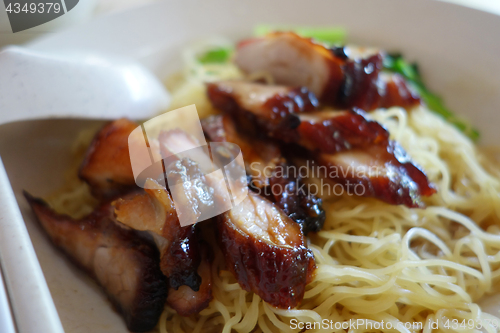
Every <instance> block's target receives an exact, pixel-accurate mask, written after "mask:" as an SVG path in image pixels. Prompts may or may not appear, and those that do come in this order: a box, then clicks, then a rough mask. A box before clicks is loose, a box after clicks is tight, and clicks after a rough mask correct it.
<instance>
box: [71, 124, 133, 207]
mask: <svg viewBox="0 0 500 333" xmlns="http://www.w3.org/2000/svg"><path fill="white" fill-rule="evenodd" d="M137 126H139V125H138V124H136V123H134V122H132V121H130V120H128V119H119V120H115V121H113V122H110V123H108V124H106V125H105V126H104V127H103V128H102V129H101V130H100V131H99V132H98V133H97V134H96V136H95V137H94V140H93V141H92V143H91V144H90V146H89V148H88V149H87V153H86V156H85V158H84V160H83V163H82V165H81V167H80V171H79V176H80V178H81V179H82V180H84V181H86V182H87V183H88V184H89V185H90V187H91V189H92V193H93V194H94V195H95V196H97V197H98V198H109V197H113V196H115V195H117V194H120V193H123V192H124V191H127V190H129V189H131V188H134V187H135V179H134V173H133V171H132V164H131V162H130V154H129V148H128V138H129V135H130V133H132V131H133V130H134V129H135V128H136V127H137Z"/></svg>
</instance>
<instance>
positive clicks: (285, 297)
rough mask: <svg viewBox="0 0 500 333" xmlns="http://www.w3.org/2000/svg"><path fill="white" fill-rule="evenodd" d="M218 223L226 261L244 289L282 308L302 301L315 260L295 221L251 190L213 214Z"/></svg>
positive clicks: (290, 306)
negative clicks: (227, 210) (228, 206)
mask: <svg viewBox="0 0 500 333" xmlns="http://www.w3.org/2000/svg"><path fill="white" fill-rule="evenodd" d="M217 227H218V232H219V243H220V246H221V248H222V252H223V253H224V256H225V259H226V265H227V267H228V268H229V270H230V271H231V272H232V273H233V274H234V275H235V276H236V278H237V279H238V282H239V284H240V286H241V287H242V288H243V289H245V290H247V291H253V292H255V293H256V294H257V295H259V296H260V297H261V298H262V299H263V300H264V301H266V302H268V303H270V304H271V305H273V306H276V307H279V308H282V309H290V308H293V307H295V306H297V305H298V304H299V303H300V302H301V301H302V298H303V297H304V292H305V286H306V285H307V284H308V283H309V282H310V281H311V280H312V274H313V272H314V268H315V263H314V256H313V254H312V252H311V250H309V249H308V248H307V247H306V244H305V238H304V235H303V234H302V231H301V228H300V226H299V224H297V223H296V222H294V221H293V220H292V219H290V218H289V217H288V216H287V215H286V214H285V213H284V212H283V211H282V210H281V209H280V208H278V207H277V206H276V205H274V204H273V203H271V202H270V201H268V200H266V199H264V198H262V197H261V196H259V195H258V194H256V193H253V192H251V191H250V192H249V193H248V197H247V198H246V199H245V200H244V201H243V202H241V203H240V204H239V205H238V206H236V207H235V208H233V209H231V210H230V211H229V212H226V213H224V214H222V215H220V216H218V218H217Z"/></svg>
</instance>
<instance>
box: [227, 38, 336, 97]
mask: <svg viewBox="0 0 500 333" xmlns="http://www.w3.org/2000/svg"><path fill="white" fill-rule="evenodd" d="M234 61H235V63H236V65H237V66H238V67H239V68H240V69H241V70H243V71H244V72H245V73H248V74H253V73H267V74H270V75H271V77H272V78H273V79H274V81H275V82H274V83H276V84H283V85H287V86H294V87H297V86H299V87H307V88H308V89H309V90H310V91H311V92H312V93H314V94H315V95H316V96H318V97H320V98H322V97H323V96H329V95H336V94H337V93H338V90H339V88H340V84H341V82H342V79H343V73H342V67H341V66H342V64H343V62H344V61H343V60H341V59H339V58H337V57H335V56H334V54H333V53H332V52H331V51H330V50H329V49H327V48H325V47H324V46H323V45H320V44H317V43H314V42H313V41H312V40H311V39H308V38H302V37H300V36H298V35H296V34H294V33H291V32H276V33H271V34H268V35H266V36H264V37H261V38H251V39H247V40H244V41H242V42H240V43H239V44H238V46H237V50H236V55H235V58H234Z"/></svg>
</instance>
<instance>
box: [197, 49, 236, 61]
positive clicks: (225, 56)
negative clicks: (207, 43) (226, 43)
mask: <svg viewBox="0 0 500 333" xmlns="http://www.w3.org/2000/svg"><path fill="white" fill-rule="evenodd" d="M232 52H233V50H232V49H230V48H227V47H219V48H215V49H212V50H209V51H207V52H205V53H204V54H202V55H200V56H199V57H198V61H199V62H200V63H202V64H204V65H205V64H223V63H225V62H228V61H229V58H231V54H232Z"/></svg>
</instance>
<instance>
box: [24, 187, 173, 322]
mask: <svg viewBox="0 0 500 333" xmlns="http://www.w3.org/2000/svg"><path fill="white" fill-rule="evenodd" d="M25 197H26V199H27V200H28V202H29V204H30V205H31V208H32V209H33V212H34V213H35V215H36V217H37V219H38V221H39V223H40V225H41V226H42V228H43V229H44V230H45V232H46V234H47V235H48V237H49V239H50V240H51V242H52V243H53V244H54V245H56V246H57V247H58V248H59V249H61V250H62V251H63V252H64V253H65V254H66V255H67V256H68V257H69V258H70V259H71V261H72V262H73V263H75V264H76V265H77V266H79V267H81V268H82V269H83V270H85V271H86V272H87V273H88V274H89V275H90V276H91V277H93V278H94V279H95V280H96V281H97V282H98V283H99V285H101V287H102V288H103V290H104V291H105V292H106V294H107V295H108V297H109V299H110V301H111V302H112V303H113V305H114V306H115V307H116V308H117V310H118V311H119V312H120V313H121V315H122V316H123V318H124V319H125V323H126V324H127V328H128V329H129V330H130V331H133V332H145V331H149V330H151V329H153V328H154V327H155V326H156V323H157V321H158V319H159V318H160V315H161V313H162V312H163V307H164V304H165V300H166V297H167V279H166V278H165V276H164V275H163V274H162V272H161V270H160V265H159V263H160V258H159V254H158V250H157V249H156V247H155V245H154V243H152V242H151V241H150V240H148V239H145V238H144V237H143V236H141V235H140V234H138V233H137V232H136V231H134V230H130V229H128V228H127V229H126V228H124V227H122V226H120V224H119V223H118V222H116V220H115V218H114V214H113V207H112V206H111V205H110V204H109V203H108V204H104V205H102V206H101V207H100V208H98V209H96V211H95V212H94V213H92V214H91V215H89V216H87V217H85V218H83V219H81V220H74V219H72V218H70V217H68V216H65V215H59V214H57V213H55V212H54V211H53V210H51V209H50V208H49V207H48V206H47V204H46V203H45V202H44V201H42V200H40V199H36V198H34V197H32V196H31V195H29V194H28V193H26V192H25Z"/></svg>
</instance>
